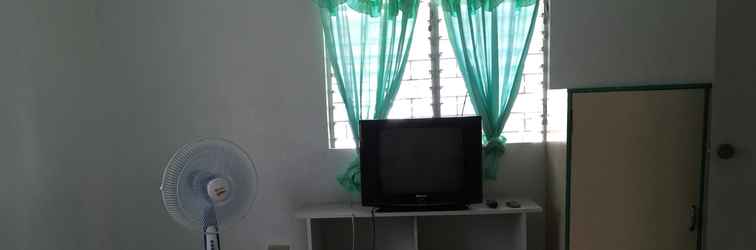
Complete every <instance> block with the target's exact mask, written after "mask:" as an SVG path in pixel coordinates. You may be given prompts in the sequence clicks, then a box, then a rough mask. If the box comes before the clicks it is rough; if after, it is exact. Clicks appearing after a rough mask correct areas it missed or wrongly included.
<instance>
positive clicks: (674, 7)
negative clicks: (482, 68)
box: [549, 0, 716, 88]
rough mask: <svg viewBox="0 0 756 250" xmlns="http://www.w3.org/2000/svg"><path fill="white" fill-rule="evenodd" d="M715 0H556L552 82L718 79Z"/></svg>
mask: <svg viewBox="0 0 756 250" xmlns="http://www.w3.org/2000/svg"><path fill="white" fill-rule="evenodd" d="M715 11H716V8H715V1H714V0H666V1H655V0H636V1H625V0H609V1H607V0H571V1H551V27H550V35H551V36H550V38H551V41H550V51H549V53H550V58H551V64H550V67H551V68H550V75H551V87H552V88H576V87H596V86H612V85H628V84H669V83H709V82H712V81H713V80H714V30H715V28H714V26H715V25H714V24H715Z"/></svg>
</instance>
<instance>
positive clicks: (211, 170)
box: [160, 139, 257, 229]
mask: <svg viewBox="0 0 756 250" xmlns="http://www.w3.org/2000/svg"><path fill="white" fill-rule="evenodd" d="M256 183H257V174H256V172H255V168H254V164H253V162H252V160H251V159H250V157H249V156H248V155H247V153H246V152H244V150H243V149H242V148H241V147H239V146H238V145H236V144H234V143H232V142H230V141H227V140H223V139H205V140H201V141H198V142H195V143H190V144H187V145H184V146H183V147H181V148H180V149H179V150H178V151H176V153H175V154H174V155H173V157H172V158H171V160H170V161H169V162H168V165H167V166H166V167H165V170H164V171H163V180H162V184H161V185H160V190H161V193H162V196H163V206H164V207H165V210H166V211H167V212H168V214H169V215H170V216H171V217H172V218H173V219H174V220H176V221H177V222H179V223H181V224H183V225H184V226H187V227H190V228H195V229H201V226H202V225H203V218H204V216H205V213H206V211H207V209H208V208H209V207H213V209H214V210H215V217H216V218H217V221H218V223H219V224H220V225H221V226H222V227H227V226H230V225H232V224H234V223H236V222H238V221H240V220H242V219H243V218H244V217H245V216H246V214H247V211H248V210H249V208H250V207H251V206H252V203H253V202H254V199H255V195H256Z"/></svg>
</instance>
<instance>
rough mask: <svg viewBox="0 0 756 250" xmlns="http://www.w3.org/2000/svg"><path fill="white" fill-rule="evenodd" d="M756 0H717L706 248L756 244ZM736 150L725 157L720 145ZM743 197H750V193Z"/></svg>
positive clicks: (739, 247) (741, 247)
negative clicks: (755, 14) (719, 153)
mask: <svg viewBox="0 0 756 250" xmlns="http://www.w3.org/2000/svg"><path fill="white" fill-rule="evenodd" d="M754 8H756V2H753V1H735V0H718V1H717V59H716V65H717V66H716V74H717V75H716V77H717V79H716V81H717V85H715V87H714V88H713V90H712V97H711V98H712V99H711V115H712V118H711V151H712V153H711V156H710V158H709V159H710V160H709V163H710V165H709V176H708V185H709V186H708V188H709V189H708V193H707V196H708V201H707V202H708V203H707V204H706V207H704V210H705V211H704V212H705V214H706V217H705V218H704V225H705V226H706V230H705V237H704V246H705V247H706V249H734V250H741V249H742V250H744V249H756V238H754V237H753V235H756V216H754V213H753V212H754V210H756V200H754V199H752V197H754V195H753V190H756V181H754V178H756V168H754V166H756V142H754V138H756V132H754V130H753V128H754V127H756V117H755V116H754V115H752V114H753V111H752V110H753V107H754V106H756V76H754V70H756V62H754V60H753V58H754V57H755V56H756V48H754V47H753V44H755V43H756V33H754V32H743V31H744V30H750V29H752V28H751V27H752V26H753V23H754V17H753V15H752V14H750V13H748V12H749V10H753V9H754ZM722 144H731V145H732V146H733V147H734V148H735V155H734V156H733V157H732V158H731V159H721V158H719V157H718V156H717V154H716V153H715V152H717V151H718V148H719V145H722ZM744 197H751V198H750V199H749V198H745V199H744Z"/></svg>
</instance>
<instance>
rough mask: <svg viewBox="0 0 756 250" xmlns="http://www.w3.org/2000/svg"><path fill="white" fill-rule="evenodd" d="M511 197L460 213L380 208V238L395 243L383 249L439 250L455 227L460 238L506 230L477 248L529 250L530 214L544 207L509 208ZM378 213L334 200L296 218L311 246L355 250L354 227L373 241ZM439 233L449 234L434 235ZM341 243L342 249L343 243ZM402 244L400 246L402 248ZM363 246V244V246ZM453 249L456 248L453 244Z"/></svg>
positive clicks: (314, 249) (527, 204)
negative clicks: (303, 225) (303, 224)
mask: <svg viewBox="0 0 756 250" xmlns="http://www.w3.org/2000/svg"><path fill="white" fill-rule="evenodd" d="M510 200H511V199H510ZM505 201H507V199H499V200H498V202H499V207H498V208H488V207H486V206H485V205H483V204H475V205H472V206H470V209H468V210H458V211H412V212H391V213H379V212H376V213H375V218H376V221H378V222H377V223H378V225H379V227H378V230H377V231H378V232H383V233H384V234H389V235H381V234H380V233H379V234H378V236H377V239H380V243H381V244H383V245H388V246H390V247H379V248H380V249H385V248H392V249H407V250H419V249H438V248H439V246H437V245H436V244H441V246H440V247H441V248H443V247H446V246H448V245H449V244H442V243H439V242H436V240H437V239H439V240H440V239H441V238H438V237H446V238H447V239H448V237H449V235H446V234H447V233H449V232H452V231H455V230H457V231H460V232H459V233H460V234H458V236H459V237H460V238H465V235H467V234H469V236H470V238H480V236H481V233H479V232H475V231H476V230H478V231H480V230H486V232H485V233H483V234H492V233H491V232H490V231H491V230H488V229H492V228H493V229H503V230H494V231H501V233H504V234H497V237H495V239H490V240H479V239H475V240H471V241H475V242H471V243H470V244H472V245H475V244H485V245H497V246H496V247H490V246H489V247H486V246H483V247H482V248H481V247H476V249H517V250H526V249H527V247H526V246H527V220H526V218H527V214H528V213H540V212H541V211H542V209H541V207H540V206H538V204H536V203H535V202H533V201H530V200H520V199H518V200H517V201H518V202H520V204H521V207H519V208H509V207H506V206H505V205H504V202H505ZM372 216H373V214H372V208H370V207H363V206H360V205H357V204H354V205H350V204H349V203H329V204H320V205H313V206H308V207H304V208H302V209H299V210H298V211H297V212H296V217H297V218H298V219H302V220H305V221H306V226H307V232H306V233H307V243H308V249H309V250H321V249H329V250H331V249H351V244H352V238H351V237H352V235H351V230H352V227H353V226H354V227H355V228H357V229H356V230H357V232H358V236H359V237H357V238H358V240H361V241H363V242H364V241H367V242H370V241H369V240H365V239H367V238H369V237H372V236H371V235H370V232H371V231H370V226H371V225H370V223H372V221H371V219H372ZM484 216H493V217H484ZM353 222H355V223H356V224H352V223H353ZM471 224H472V225H471ZM389 226H391V227H392V229H391V230H385V229H384V230H381V229H382V228H381V227H389ZM441 227H448V228H441ZM494 227H495V228H494ZM360 228H362V229H365V230H362V231H364V232H360ZM328 229H331V231H334V232H336V233H340V234H341V236H340V237H333V236H329V232H328V231H329V230H328ZM426 229H427V230H426ZM386 231H390V232H386ZM434 231H439V232H443V233H434ZM343 234H347V237H343ZM360 234H361V235H360ZM366 234H367V235H366ZM400 234H401V235H400ZM435 234H441V235H435ZM406 235H409V237H408V238H409V239H408V238H407V237H405V239H404V242H405V243H397V244H396V245H394V244H392V243H391V242H387V241H385V240H384V239H383V238H387V239H394V240H396V239H397V238H402V237H404V236H406ZM500 236H501V237H500ZM339 239H340V240H341V241H347V242H333V241H338V240H339ZM456 240H457V239H454V241H455V242H456ZM407 242H408V243H407ZM346 243H348V244H346ZM360 244H366V243H360ZM452 244H457V243H452ZM460 244H461V243H460ZM470 244H465V245H464V246H465V247H470V246H472V245H470ZM337 245H338V246H341V247H338V246H337ZM397 245H399V246H398V247H397ZM345 246H346V247H345ZM358 249H363V248H359V247H358ZM368 249H369V248H368ZM449 249H452V248H451V247H450V248H449ZM470 249H472V248H470Z"/></svg>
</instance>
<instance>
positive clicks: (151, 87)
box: [0, 0, 545, 250]
mask: <svg viewBox="0 0 756 250" xmlns="http://www.w3.org/2000/svg"><path fill="white" fill-rule="evenodd" d="M0 14H2V15H0V19H1V20H2V21H1V22H0V25H2V26H1V27H3V32H6V31H7V33H8V34H12V35H7V36H3V37H4V38H3V39H2V41H1V43H2V46H0V51H1V52H2V55H3V56H2V57H0V66H2V67H0V69H2V70H3V71H2V74H0V83H2V85H0V90H1V91H0V104H2V105H0V111H1V112H2V113H0V115H2V116H1V117H2V121H3V122H0V137H1V138H3V140H1V141H0V154H1V156H2V157H1V159H3V161H4V162H3V163H2V165H0V167H1V169H0V183H2V188H1V189H0V199H2V204H3V206H0V216H2V217H1V218H0V221H3V222H8V223H9V224H13V225H17V226H18V228H13V230H8V229H7V228H6V229H2V230H0V242H3V243H6V242H10V244H11V245H10V246H11V247H10V249H34V250H37V249H43V250H44V249H138V248H140V247H144V246H149V248H150V249H194V248H196V247H198V246H199V244H198V243H199V236H198V234H197V233H196V232H195V231H191V230H188V229H183V228H181V227H180V226H179V225H178V224H176V223H174V222H173V221H171V219H170V218H169V217H168V216H166V214H165V213H164V212H163V208H162V204H161V202H160V193H159V190H158V186H159V183H160V177H161V173H162V169H163V167H164V166H165V163H166V162H167V160H168V158H169V157H170V156H171V154H172V153H173V151H174V150H175V149H176V148H178V147H179V146H180V145H182V144H184V143H188V142H191V141H194V140H196V139H198V138H202V137H224V138H228V139H231V140H234V141H235V142H237V143H238V144H240V145H241V146H242V147H244V148H245V149H246V150H247V151H248V152H249V153H250V154H251V155H252V157H253V158H254V160H255V163H256V165H257V170H258V175H259V181H260V183H259V185H258V187H259V188H260V190H259V196H258V199H257V203H256V204H255V206H254V207H253V209H252V211H251V213H250V214H249V216H248V219H247V220H245V221H244V222H243V223H241V224H240V225H238V226H236V227H235V228H233V229H232V230H230V231H228V233H225V234H224V235H223V237H224V246H226V247H227V248H228V249H265V247H266V246H267V245H268V244H271V243H283V244H292V249H304V248H305V244H304V241H305V237H304V235H305V234H304V224H303V222H301V221H297V220H296V219H295V218H294V216H293V213H294V211H295V209H297V208H298V207H300V206H303V205H305V204H310V203H320V202H332V201H347V200H349V199H350V198H351V197H350V195H349V194H347V193H345V192H343V191H342V190H341V188H340V187H339V186H338V184H337V183H336V181H335V176H336V174H337V173H338V172H339V171H340V170H341V168H342V167H343V166H344V165H345V164H347V163H348V162H349V161H350V160H351V157H352V156H353V152H351V151H348V150H329V149H328V147H327V142H328V138H327V136H328V135H327V128H326V103H325V95H326V93H325V87H324V85H325V83H324V80H323V79H324V77H325V76H324V73H323V52H322V44H321V43H322V41H321V34H320V26H319V21H318V16H317V15H318V12H317V10H316V9H315V8H314V7H313V5H312V2H311V1H307V0H301V1H264V4H262V3H261V2H259V1H239V0H219V1H200V0H164V1H151V0H132V1H120V0H64V1H60V0H59V1H43V0H31V1H21V0H11V1H2V3H0ZM544 155H545V151H544V145H543V144H510V145H508V148H507V153H506V156H505V157H504V158H503V159H502V164H503V167H501V170H500V171H501V174H500V176H501V177H500V179H499V180H498V181H497V182H496V183H492V184H489V185H487V186H486V187H485V188H486V193H487V194H490V195H506V196H514V197H527V198H531V199H534V200H536V201H537V202H539V203H540V204H544V202H545V179H544V178H545V177H544V175H545V173H544V171H545V161H544ZM5 204H10V205H9V206H6V205H5ZM529 223H530V232H529V234H530V236H531V237H530V239H529V240H530V243H529V245H530V246H531V247H532V248H531V249H544V243H543V242H544V237H545V236H544V235H545V234H544V219H543V216H534V217H531V218H529ZM492 233H495V232H492Z"/></svg>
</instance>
